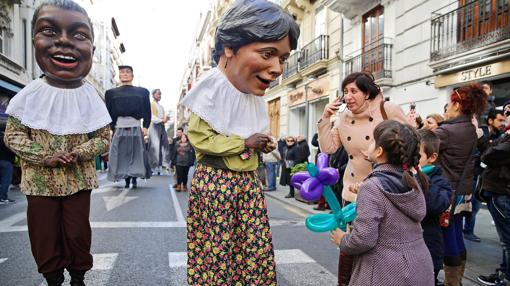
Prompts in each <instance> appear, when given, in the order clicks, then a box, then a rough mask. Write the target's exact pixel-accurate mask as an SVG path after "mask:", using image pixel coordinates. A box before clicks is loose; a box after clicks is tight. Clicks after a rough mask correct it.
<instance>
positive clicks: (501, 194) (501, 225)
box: [478, 131, 510, 285]
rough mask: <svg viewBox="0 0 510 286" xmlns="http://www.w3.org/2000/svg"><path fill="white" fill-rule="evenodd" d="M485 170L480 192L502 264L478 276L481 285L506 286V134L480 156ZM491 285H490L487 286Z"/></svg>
mask: <svg viewBox="0 0 510 286" xmlns="http://www.w3.org/2000/svg"><path fill="white" fill-rule="evenodd" d="M482 162H483V163H484V164H486V165H487V168H486V169H485V171H484V172H483V173H482V190H483V191H484V192H485V193H486V194H488V196H489V198H488V202H487V207H488V209H489V212H490V214H491V216H492V219H493V220H494V224H495V225H496V230H497V232H498V236H499V240H500V242H501V245H502V247H503V262H502V263H501V265H500V267H501V268H499V269H498V270H497V271H496V273H494V274H491V275H487V276H485V275H480V276H478V281H480V282H482V283H484V284H485V285H510V131H507V132H506V133H505V134H504V136H503V137H502V138H501V139H500V140H497V141H496V142H495V143H494V145H493V146H492V147H489V148H488V149H487V151H486V152H485V154H484V155H483V156H482ZM488 283H492V284H488Z"/></svg>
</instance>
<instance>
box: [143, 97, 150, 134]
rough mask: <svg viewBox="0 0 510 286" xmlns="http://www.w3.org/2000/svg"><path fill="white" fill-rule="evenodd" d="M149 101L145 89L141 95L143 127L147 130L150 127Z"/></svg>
mask: <svg viewBox="0 0 510 286" xmlns="http://www.w3.org/2000/svg"><path fill="white" fill-rule="evenodd" d="M151 117H152V112H151V100H150V92H149V91H148V90H147V89H145V90H144V94H143V127H144V128H149V126H150V125H151Z"/></svg>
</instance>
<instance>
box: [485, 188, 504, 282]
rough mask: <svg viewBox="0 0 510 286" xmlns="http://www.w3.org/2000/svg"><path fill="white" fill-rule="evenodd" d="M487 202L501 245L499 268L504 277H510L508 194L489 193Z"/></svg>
mask: <svg viewBox="0 0 510 286" xmlns="http://www.w3.org/2000/svg"><path fill="white" fill-rule="evenodd" d="M491 195H492V196H491V198H490V200H489V202H488V203H487V206H488V208H489V212H490V213H491V216H492V219H494V224H495V225H496V231H497V232H498V236H499V241H500V243H501V247H503V263H502V264H501V268H502V270H503V272H504V273H505V278H506V279H510V195H500V194H494V193H492V194H491Z"/></svg>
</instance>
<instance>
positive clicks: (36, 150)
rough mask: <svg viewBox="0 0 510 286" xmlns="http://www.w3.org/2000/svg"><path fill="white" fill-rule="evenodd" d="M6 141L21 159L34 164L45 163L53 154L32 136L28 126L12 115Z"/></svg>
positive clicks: (8, 124) (6, 132)
mask: <svg viewBox="0 0 510 286" xmlns="http://www.w3.org/2000/svg"><path fill="white" fill-rule="evenodd" d="M4 143H5V145H6V146H7V147H9V149H11V150H12V151H13V152H14V153H16V155H18V156H19V157H20V158H21V159H23V160H25V161H27V162H30V163H33V164H37V165H44V163H43V162H44V159H46V158H48V157H50V156H51V155H52V154H50V153H49V152H48V151H47V150H44V148H43V146H42V145H41V144H39V143H37V142H34V141H33V140H32V139H31V138H30V129H29V128H28V127H27V126H25V125H23V124H21V121H19V120H18V119H17V118H14V117H11V116H10V117H9V119H8V120H7V126H6V128H5V134H4Z"/></svg>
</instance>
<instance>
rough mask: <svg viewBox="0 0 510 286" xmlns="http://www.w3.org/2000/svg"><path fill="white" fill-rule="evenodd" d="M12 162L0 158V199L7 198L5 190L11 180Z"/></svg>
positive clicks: (7, 188)
mask: <svg viewBox="0 0 510 286" xmlns="http://www.w3.org/2000/svg"><path fill="white" fill-rule="evenodd" d="M12 170H13V166H12V163H11V162H9V161H4V160H0V199H2V200H5V199H7V191H8V190H9V186H10V185H11V182H12Z"/></svg>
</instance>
